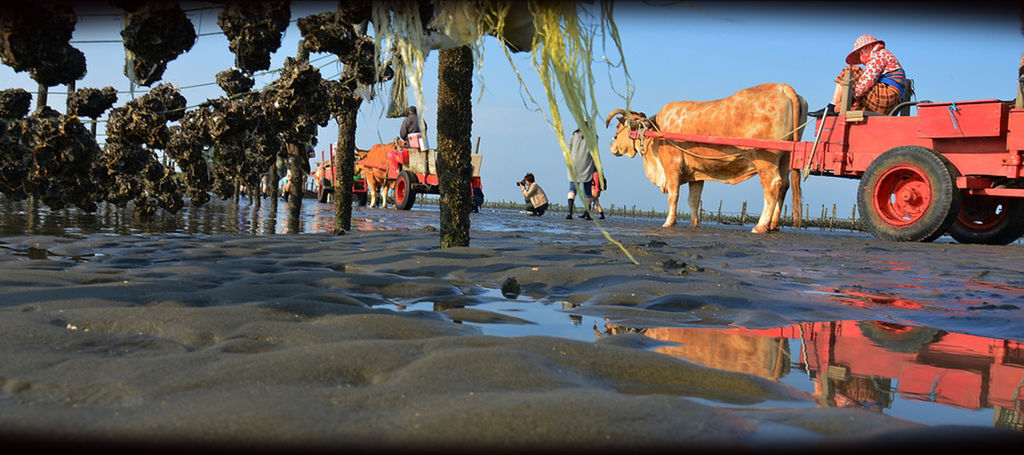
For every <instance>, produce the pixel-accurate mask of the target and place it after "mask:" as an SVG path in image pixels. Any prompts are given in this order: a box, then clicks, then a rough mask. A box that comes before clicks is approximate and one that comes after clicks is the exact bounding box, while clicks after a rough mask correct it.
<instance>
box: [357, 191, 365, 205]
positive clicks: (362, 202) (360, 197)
mask: <svg viewBox="0 0 1024 455" xmlns="http://www.w3.org/2000/svg"><path fill="white" fill-rule="evenodd" d="M366 199H367V195H366V193H356V202H358V203H359V206H360V207H366Z"/></svg>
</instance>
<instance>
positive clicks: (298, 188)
mask: <svg viewBox="0 0 1024 455" xmlns="http://www.w3.org/2000/svg"><path fill="white" fill-rule="evenodd" d="M296 57H297V58H298V59H299V60H302V61H309V49H307V48H306V40H299V49H298V51H297V55H296ZM284 149H285V150H286V151H287V155H288V161H289V162H290V163H291V176H290V177H289V180H288V183H289V184H290V185H291V188H290V189H291V194H289V195H288V233H289V234H298V233H299V217H300V215H301V214H302V195H303V192H304V190H305V184H304V182H305V173H304V172H303V169H302V168H303V166H302V160H306V163H307V166H308V163H309V157H308V156H307V155H306V148H305V147H304V146H303V145H302V144H285V146H284Z"/></svg>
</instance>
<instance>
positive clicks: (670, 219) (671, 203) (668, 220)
mask: <svg viewBox="0 0 1024 455" xmlns="http://www.w3.org/2000/svg"><path fill="white" fill-rule="evenodd" d="M678 206H679V185H671V186H669V190H668V216H667V217H665V224H662V225H661V226H662V227H669V226H675V225H676V208H677V207H678Z"/></svg>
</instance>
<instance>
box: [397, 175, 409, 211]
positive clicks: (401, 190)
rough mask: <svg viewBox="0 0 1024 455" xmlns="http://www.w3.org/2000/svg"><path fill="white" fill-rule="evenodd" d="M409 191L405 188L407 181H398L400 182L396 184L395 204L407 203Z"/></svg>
mask: <svg viewBox="0 0 1024 455" xmlns="http://www.w3.org/2000/svg"><path fill="white" fill-rule="evenodd" d="M408 190H409V189H408V188H406V187H405V179H401V178H400V179H398V181H396V182H395V202H396V203H398V204H399V205H401V204H402V202H404V201H405V197H406V196H405V193H406V191H408Z"/></svg>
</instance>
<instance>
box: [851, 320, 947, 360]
mask: <svg viewBox="0 0 1024 455" xmlns="http://www.w3.org/2000/svg"><path fill="white" fill-rule="evenodd" d="M857 327H858V328H859V329H860V332H861V333H862V334H863V335H864V336H865V337H867V339H869V340H871V342H872V343H874V344H875V345H876V346H879V347H881V348H883V349H885V350H887V351H891V352H900V353H904V354H912V353H915V352H918V351H920V350H921V348H923V347H924V346H926V345H928V344H929V343H933V342H935V341H938V340H939V339H940V338H942V336H943V335H944V334H945V332H940V331H939V330H936V329H933V328H930V327H917V326H910V325H903V324H896V323H889V322H882V321H860V322H857Z"/></svg>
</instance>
